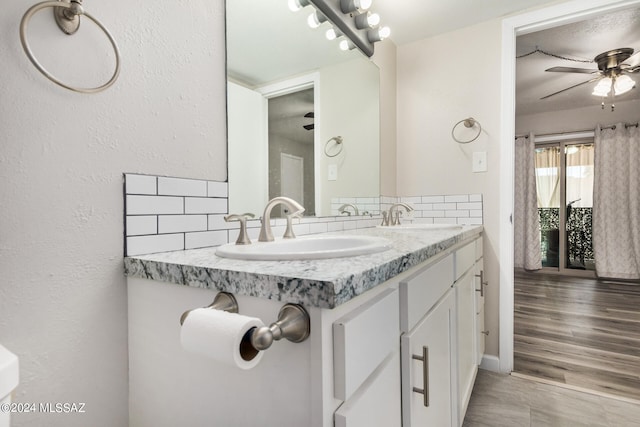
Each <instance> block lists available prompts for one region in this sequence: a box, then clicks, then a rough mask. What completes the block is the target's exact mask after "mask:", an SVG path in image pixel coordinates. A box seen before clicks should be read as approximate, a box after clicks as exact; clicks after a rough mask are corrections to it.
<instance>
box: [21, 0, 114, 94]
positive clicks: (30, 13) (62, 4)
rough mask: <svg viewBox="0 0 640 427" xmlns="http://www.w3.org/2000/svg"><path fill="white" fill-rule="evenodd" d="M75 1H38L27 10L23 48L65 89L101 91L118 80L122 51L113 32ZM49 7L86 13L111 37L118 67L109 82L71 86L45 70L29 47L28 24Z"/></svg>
mask: <svg viewBox="0 0 640 427" xmlns="http://www.w3.org/2000/svg"><path fill="white" fill-rule="evenodd" d="M74 3H76V4H72V3H67V2H65V1H44V2H42V3H38V4H36V5H34V6H31V7H30V8H29V9H28V10H27V11H26V12H25V14H24V16H23V17H22V21H21V22H20V42H21V43H22V48H23V49H24V52H25V53H26V54H27V57H28V58H29V60H30V61H31V63H32V64H33V65H34V66H35V67H36V68H37V69H38V71H40V72H41V73H42V74H43V75H44V76H45V77H46V78H48V79H49V80H51V81H52V82H54V83H55V84H57V85H59V86H62V87H63V88H65V89H69V90H72V91H74V92H79V93H96V92H100V91H103V90H105V89H106V88H108V87H109V86H111V85H112V84H113V83H114V82H115V81H116V79H117V78H118V75H119V74H120V51H119V50H118V45H117V44H116V41H115V40H114V39H113V36H112V35H111V33H109V30H107V29H106V28H105V27H104V25H102V24H101V23H100V22H99V21H98V20H97V19H96V18H94V17H93V16H91V15H90V14H88V13H87V12H85V11H84V10H83V9H82V7H81V6H79V4H78V2H74ZM48 7H53V8H58V7H62V8H67V9H72V11H73V13H74V14H76V13H77V14H78V15H84V16H86V17H87V18H89V19H91V20H92V21H93V22H94V23H95V24H96V25H97V26H98V27H99V28H100V29H101V30H102V31H103V32H104V33H105V34H106V35H107V37H108V38H109V41H110V42H111V46H113V51H114V52H115V54H116V69H115V71H114V72H113V75H112V76H111V78H110V79H109V81H108V82H106V83H105V84H103V85H102V86H98V87H94V88H77V87H73V86H69V85H67V84H65V83H62V82H61V81H60V80H58V79H56V78H55V77H53V76H52V75H51V74H50V73H49V72H48V71H47V70H45V68H44V67H43V66H42V65H40V63H39V62H38V60H37V59H36V58H35V57H34V56H33V53H32V52H31V49H30V48H29V43H28V42H27V36H26V30H27V24H28V23H29V20H30V19H31V17H32V16H33V15H34V14H35V13H36V12H38V11H39V10H41V9H45V8H48ZM63 31H64V30H63Z"/></svg>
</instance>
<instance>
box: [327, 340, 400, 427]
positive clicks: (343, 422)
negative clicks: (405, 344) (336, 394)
mask: <svg viewBox="0 0 640 427" xmlns="http://www.w3.org/2000/svg"><path fill="white" fill-rule="evenodd" d="M398 369H400V354H399V352H398V350H396V351H395V352H393V353H392V354H390V355H389V356H388V357H387V358H386V359H385V360H384V362H383V363H382V364H381V365H380V366H379V367H378V369H376V370H375V372H374V373H373V374H371V376H370V377H369V378H368V379H367V381H365V382H364V383H363V384H362V386H361V387H360V388H359V389H358V390H357V391H356V392H355V393H354V394H353V395H352V396H351V398H350V399H349V400H347V401H346V402H344V403H343V404H342V405H341V406H340V407H339V408H338V410H337V411H336V413H335V426H336V427H372V426H384V427H401V425H402V418H401V411H400V376H399V375H398Z"/></svg>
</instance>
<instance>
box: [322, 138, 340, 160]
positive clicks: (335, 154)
mask: <svg viewBox="0 0 640 427" xmlns="http://www.w3.org/2000/svg"><path fill="white" fill-rule="evenodd" d="M331 141H335V142H336V143H335V144H334V146H338V148H339V149H338V151H336V152H335V153H333V154H329V153H328V152H327V146H328V145H329V143H330V142H331ZM342 148H343V145H342V137H341V136H334V137H333V138H330V139H329V140H328V141H327V142H326V143H325V144H324V154H326V156H327V157H335V156H337V155H338V154H340V153H342Z"/></svg>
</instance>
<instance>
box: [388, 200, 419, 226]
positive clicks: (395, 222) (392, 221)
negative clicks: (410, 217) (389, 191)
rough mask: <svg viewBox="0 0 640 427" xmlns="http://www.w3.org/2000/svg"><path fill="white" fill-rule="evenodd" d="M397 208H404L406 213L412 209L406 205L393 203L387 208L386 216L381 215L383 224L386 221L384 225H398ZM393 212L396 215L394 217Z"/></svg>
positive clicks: (398, 212)
mask: <svg viewBox="0 0 640 427" xmlns="http://www.w3.org/2000/svg"><path fill="white" fill-rule="evenodd" d="M398 208H404V209H405V210H406V211H407V213H409V212H411V211H413V208H412V207H411V206H410V205H408V204H406V203H394V204H393V205H391V207H390V208H389V213H388V214H387V215H386V216H385V215H383V222H385V221H386V222H387V224H386V225H400V211H399V210H398ZM394 211H395V213H396V214H395V216H394V214H393V213H394Z"/></svg>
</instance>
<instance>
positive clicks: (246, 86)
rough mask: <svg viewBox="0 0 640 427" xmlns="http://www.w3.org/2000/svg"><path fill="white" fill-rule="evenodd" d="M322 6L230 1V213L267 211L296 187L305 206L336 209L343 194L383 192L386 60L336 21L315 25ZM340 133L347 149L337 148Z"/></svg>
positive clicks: (320, 211)
mask: <svg viewBox="0 0 640 427" xmlns="http://www.w3.org/2000/svg"><path fill="white" fill-rule="evenodd" d="M312 11H313V9H312V8H311V7H310V6H309V7H306V8H304V9H302V10H300V11H298V12H295V13H294V12H291V11H290V10H289V8H288V7H287V2H286V1H284V0H260V1H257V0H233V1H227V5H226V13H227V76H228V86H227V110H228V111H227V119H228V156H229V159H228V163H229V211H230V212H233V213H245V212H253V213H255V214H257V215H260V213H261V212H262V210H263V209H264V206H265V205H266V203H267V201H268V200H269V199H270V198H273V197H275V196H280V195H286V196H289V197H293V198H294V199H296V200H298V201H300V202H301V203H302V204H303V205H304V206H305V210H306V211H305V215H318V216H327V215H336V214H337V212H335V211H332V203H331V202H332V199H333V200H334V209H335V203H336V202H335V199H337V198H344V197H371V198H377V197H378V196H379V194H380V183H379V181H380V174H379V162H380V158H379V151H380V150H379V139H380V135H379V119H380V117H379V115H380V113H379V111H380V109H379V72H378V69H377V67H376V66H375V64H373V63H372V62H371V61H370V60H369V59H368V58H367V57H365V56H364V55H363V54H361V53H360V52H359V51H357V50H351V51H341V50H340V49H339V48H338V41H336V40H334V41H329V40H327V39H326V37H325V32H326V31H327V30H328V29H330V28H331V25H330V24H329V23H328V22H326V23H324V24H323V25H322V26H321V27H320V28H317V29H311V28H309V26H308V25H307V23H306V19H307V16H308V15H309V14H311V13H312ZM337 136H340V137H342V141H343V144H342V151H340V153H339V154H338V155H336V156H334V157H330V156H328V155H327V154H326V153H325V146H326V145H327V143H328V145H329V146H331V144H332V143H333V142H332V141H330V140H331V139H332V138H335V137H337ZM329 148H331V147H329ZM329 154H331V155H333V154H334V153H333V152H330V153H329ZM282 165H284V166H285V167H284V168H283V167H282ZM274 213H275V214H276V215H277V212H274Z"/></svg>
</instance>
